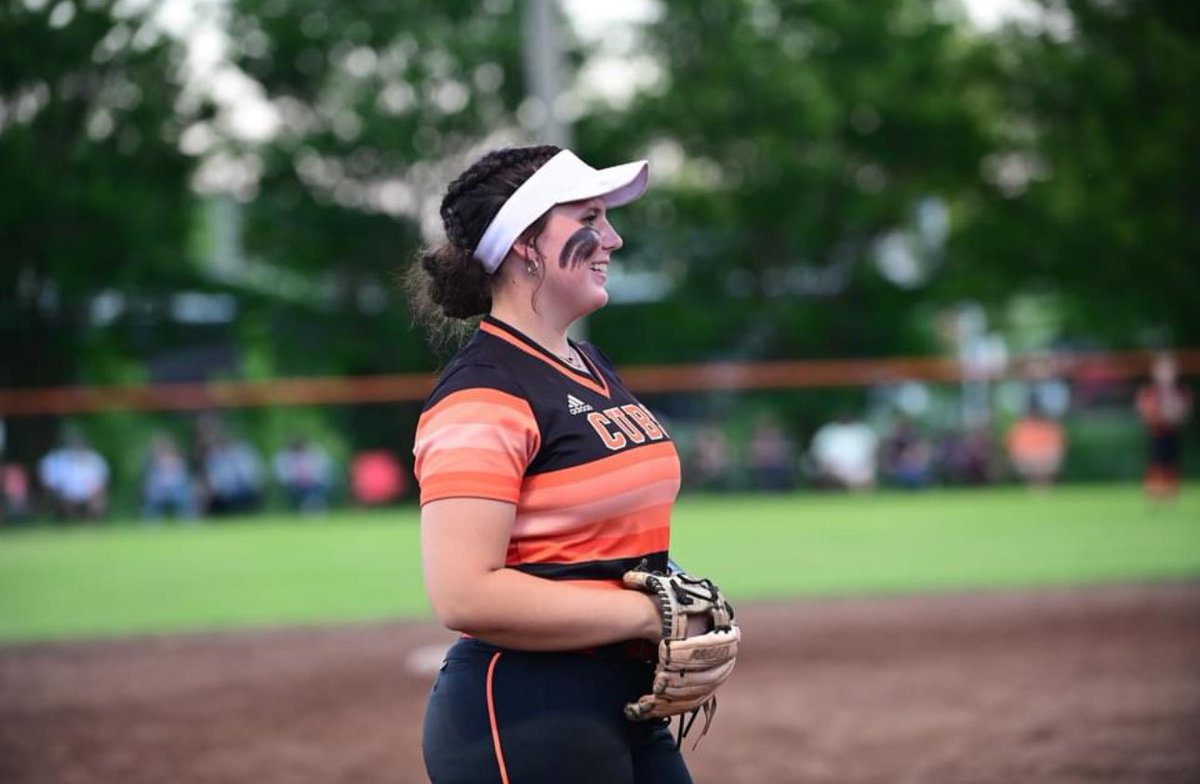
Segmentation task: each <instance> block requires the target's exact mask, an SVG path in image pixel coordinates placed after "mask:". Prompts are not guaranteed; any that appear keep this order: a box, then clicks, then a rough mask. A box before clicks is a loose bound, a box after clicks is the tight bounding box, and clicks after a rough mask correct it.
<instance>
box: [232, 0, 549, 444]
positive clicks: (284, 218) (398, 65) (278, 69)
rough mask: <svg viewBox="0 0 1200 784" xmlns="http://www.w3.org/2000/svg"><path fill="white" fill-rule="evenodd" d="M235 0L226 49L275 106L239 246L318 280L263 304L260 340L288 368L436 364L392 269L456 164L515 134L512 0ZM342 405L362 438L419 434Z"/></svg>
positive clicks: (281, 368)
mask: <svg viewBox="0 0 1200 784" xmlns="http://www.w3.org/2000/svg"><path fill="white" fill-rule="evenodd" d="M232 13H233V16H232V21H231V23H230V24H229V26H228V30H229V34H230V36H231V42H232V51H231V54H232V58H233V62H234V63H235V64H236V65H237V66H238V67H239V68H240V69H241V70H242V71H244V73H245V74H247V75H248V76H249V77H251V78H252V79H253V80H255V81H256V82H257V83H258V84H260V85H261V86H262V88H263V91H264V93H265V96H266V98H267V100H268V101H269V102H270V105H271V107H272V109H273V111H274V114H275V116H276V117H277V119H278V125H277V127H276V129H275V132H274V134H273V136H272V138H271V140H270V143H269V144H266V145H261V146H257V145H256V146H254V148H253V149H254V154H255V155H256V156H258V159H259V162H260V166H261V177H260V178H259V180H258V187H257V192H256V193H255V194H254V198H253V199H252V200H249V201H248V202H247V203H246V204H245V205H244V208H243V209H244V222H245V235H244V241H245V252H246V256H247V259H248V260H249V261H250V262H252V263H253V262H255V261H259V262H262V263H266V264H270V265H274V266H276V267H279V268H283V269H286V270H288V271H290V272H293V273H299V274H300V276H301V279H302V280H303V281H304V282H305V283H306V284H307V285H308V287H309V288H310V289H311V291H312V293H313V296H309V297H307V298H302V299H299V300H296V301H294V302H283V301H279V300H276V301H274V302H270V303H266V302H264V303H263V306H264V307H269V310H270V312H269V313H264V314H263V319H262V321H261V322H260V323H262V324H267V325H269V326H270V328H269V329H262V330H259V331H258V332H256V337H255V340H256V341H258V342H261V343H262V344H265V346H264V347H269V351H270V353H271V356H272V357H273V360H274V363H275V364H274V367H273V370H274V372H277V373H280V374H289V373H304V374H351V375H354V374H368V373H381V372H397V371H413V370H428V369H429V368H430V367H432V366H433V365H435V364H436V363H437V361H438V359H437V358H433V357H431V356H430V353H429V349H428V348H427V346H426V343H425V341H424V338H423V336H422V335H420V334H419V333H418V332H416V331H415V330H413V329H412V327H411V319H410V316H409V314H408V312H407V309H406V307H405V305H404V303H403V302H401V301H399V293H398V290H397V287H396V286H394V285H393V282H394V281H393V275H394V273H395V272H396V271H397V270H398V269H399V268H400V267H401V266H403V265H404V264H406V263H408V261H409V260H410V259H411V258H412V257H413V256H414V255H415V251H416V249H417V247H418V245H419V243H420V242H421V231H420V226H421V221H422V220H423V219H424V220H429V218H430V216H433V217H434V218H436V215H437V204H438V200H439V199H440V196H441V193H442V191H443V190H444V189H445V186H446V184H447V182H448V181H449V179H450V178H451V177H452V176H453V174H454V172H455V170H457V169H459V168H461V167H462V166H463V165H465V163H466V161H467V159H468V158H470V157H473V156H477V155H479V154H482V151H483V147H484V146H489V145H492V144H500V143H504V142H507V143H515V142H517V141H518V140H519V139H520V138H521V133H522V132H521V130H520V127H521V126H520V124H519V122H518V121H517V119H516V112H517V109H518V107H519V105H520V104H521V102H522V100H523V99H524V96H525V89H524V79H523V77H522V70H521V64H522V61H521V37H520V34H521V18H520V8H519V4H517V3H514V2H486V3H482V4H480V3H478V2H467V1H466V0H453V1H451V2H440V3H435V4H431V3H423V2H416V1H415V0H390V1H389V2H386V3H383V2H369V3H357V4H345V3H338V2H334V0H316V1H314V0H303V2H301V1H300V0H236V1H235V2H234V3H233V6H232ZM228 144H229V145H230V146H232V147H234V148H237V147H239V143H238V142H236V140H233V141H230V142H228ZM436 228H437V229H439V230H440V224H436ZM347 415H348V416H349V417H350V421H348V422H346V423H344V424H345V425H346V426H347V427H348V428H349V429H351V430H353V431H355V434H356V435H355V440H356V441H357V442H359V443H362V444H366V443H372V444H375V445H381V444H383V443H387V444H389V445H395V444H398V443H411V433H410V432H405V431H404V430H403V429H404V428H411V427H412V422H409V421H408V419H407V418H404V417H397V416H395V415H394V412H387V411H382V410H375V409H371V408H369V407H359V408H356V409H353V410H352V411H348V412H347Z"/></svg>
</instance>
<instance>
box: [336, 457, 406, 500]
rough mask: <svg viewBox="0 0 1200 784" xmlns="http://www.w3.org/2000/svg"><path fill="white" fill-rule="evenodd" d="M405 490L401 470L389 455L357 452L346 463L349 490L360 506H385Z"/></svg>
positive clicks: (403, 476) (404, 481)
mask: <svg viewBox="0 0 1200 784" xmlns="http://www.w3.org/2000/svg"><path fill="white" fill-rule="evenodd" d="M407 489H408V481H407V479H406V478H405V474H404V468H403V467H402V466H401V465H400V461H399V460H397V459H396V456H395V455H393V454H392V453H391V452H388V451H385V450H382V449H379V450H373V451H369V452H360V453H359V454H357V455H355V457H354V460H353V461H352V462H351V464H350V490H351V492H352V493H353V495H354V500H355V502H356V503H359V504H362V505H364V506H379V505H381V504H388V503H391V502H392V501H395V500H396V499H398V498H400V497H401V496H402V495H404V493H405V491H406V490H407Z"/></svg>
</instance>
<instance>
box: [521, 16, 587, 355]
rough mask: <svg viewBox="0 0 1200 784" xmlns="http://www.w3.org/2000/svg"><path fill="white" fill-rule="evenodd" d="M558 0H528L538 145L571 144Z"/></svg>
mask: <svg viewBox="0 0 1200 784" xmlns="http://www.w3.org/2000/svg"><path fill="white" fill-rule="evenodd" d="M560 11H561V9H560V8H559V4H558V0H525V20H524V28H525V29H524V30H523V31H522V32H523V36H522V38H523V41H522V50H523V52H524V55H525V58H524V59H525V85H526V89H527V90H528V94H529V97H530V98H533V99H536V100H537V102H538V103H539V104H540V106H541V112H540V113H539V115H538V117H539V119H540V122H539V124H538V125H537V126H536V127H534V128H531V129H530V130H531V131H533V134H534V138H535V139H536V141H537V143H538V144H556V145H558V146H559V147H566V148H570V147H571V125H570V123H569V122H567V121H566V120H564V119H563V118H562V116H561V115H560V114H559V111H558V103H559V101H558V98H559V96H560V95H562V92H563V80H564V78H565V75H566V72H567V62H566V58H564V57H563V47H562V14H561V12H560ZM570 335H571V337H572V338H574V339H575V340H583V339H585V338H586V337H587V321H586V320H585V319H579V320H578V321H576V322H575V323H574V324H572V325H571V329H570Z"/></svg>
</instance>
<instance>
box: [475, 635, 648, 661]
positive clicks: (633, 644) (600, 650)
mask: <svg viewBox="0 0 1200 784" xmlns="http://www.w3.org/2000/svg"><path fill="white" fill-rule="evenodd" d="M459 642H464V643H468V644H470V645H471V646H473V647H474V648H475V649H477V650H483V651H514V652H517V653H532V654H549V655H555V654H561V655H567V656H572V655H573V656H595V657H597V658H601V659H626V660H629V661H640V662H649V663H651V664H653V663H654V662H657V661H658V645H657V644H656V643H652V642H650V641H648V640H621V641H620V642H612V643H608V644H606V645H595V646H592V647H590V648H575V649H572V650H565V651H515V650H514V649H511V648H503V647H501V646H499V645H493V644H492V643H490V642H484V641H483V640H481V639H479V638H478V637H472V636H471V635H469V634H464V635H462V636H460V637H459Z"/></svg>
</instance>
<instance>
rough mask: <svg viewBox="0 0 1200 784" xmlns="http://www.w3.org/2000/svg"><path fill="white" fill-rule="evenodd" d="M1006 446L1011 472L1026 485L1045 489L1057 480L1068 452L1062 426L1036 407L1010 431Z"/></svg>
mask: <svg viewBox="0 0 1200 784" xmlns="http://www.w3.org/2000/svg"><path fill="white" fill-rule="evenodd" d="M1005 443H1006V446H1007V448H1008V459H1009V462H1010V464H1011V465H1012V467H1013V470H1014V471H1016V473H1017V476H1019V477H1020V478H1021V479H1022V481H1024V482H1025V483H1026V484H1028V485H1030V486H1031V487H1048V486H1049V485H1051V484H1053V483H1054V481H1055V480H1056V479H1057V478H1058V472H1059V470H1060V469H1061V468H1062V462H1063V458H1064V457H1065V456H1066V451H1067V439H1066V434H1065V433H1064V431H1063V427H1062V424H1060V423H1059V422H1058V420H1056V419H1053V418H1051V417H1049V416H1046V415H1045V414H1043V413H1042V411H1041V409H1039V408H1038V406H1037V405H1036V404H1031V405H1030V406H1029V409H1028V411H1027V412H1026V413H1025V415H1024V416H1022V417H1021V418H1020V419H1018V420H1017V421H1016V422H1014V423H1013V425H1012V427H1011V428H1009V430H1008V436H1007V439H1006V442H1005Z"/></svg>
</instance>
